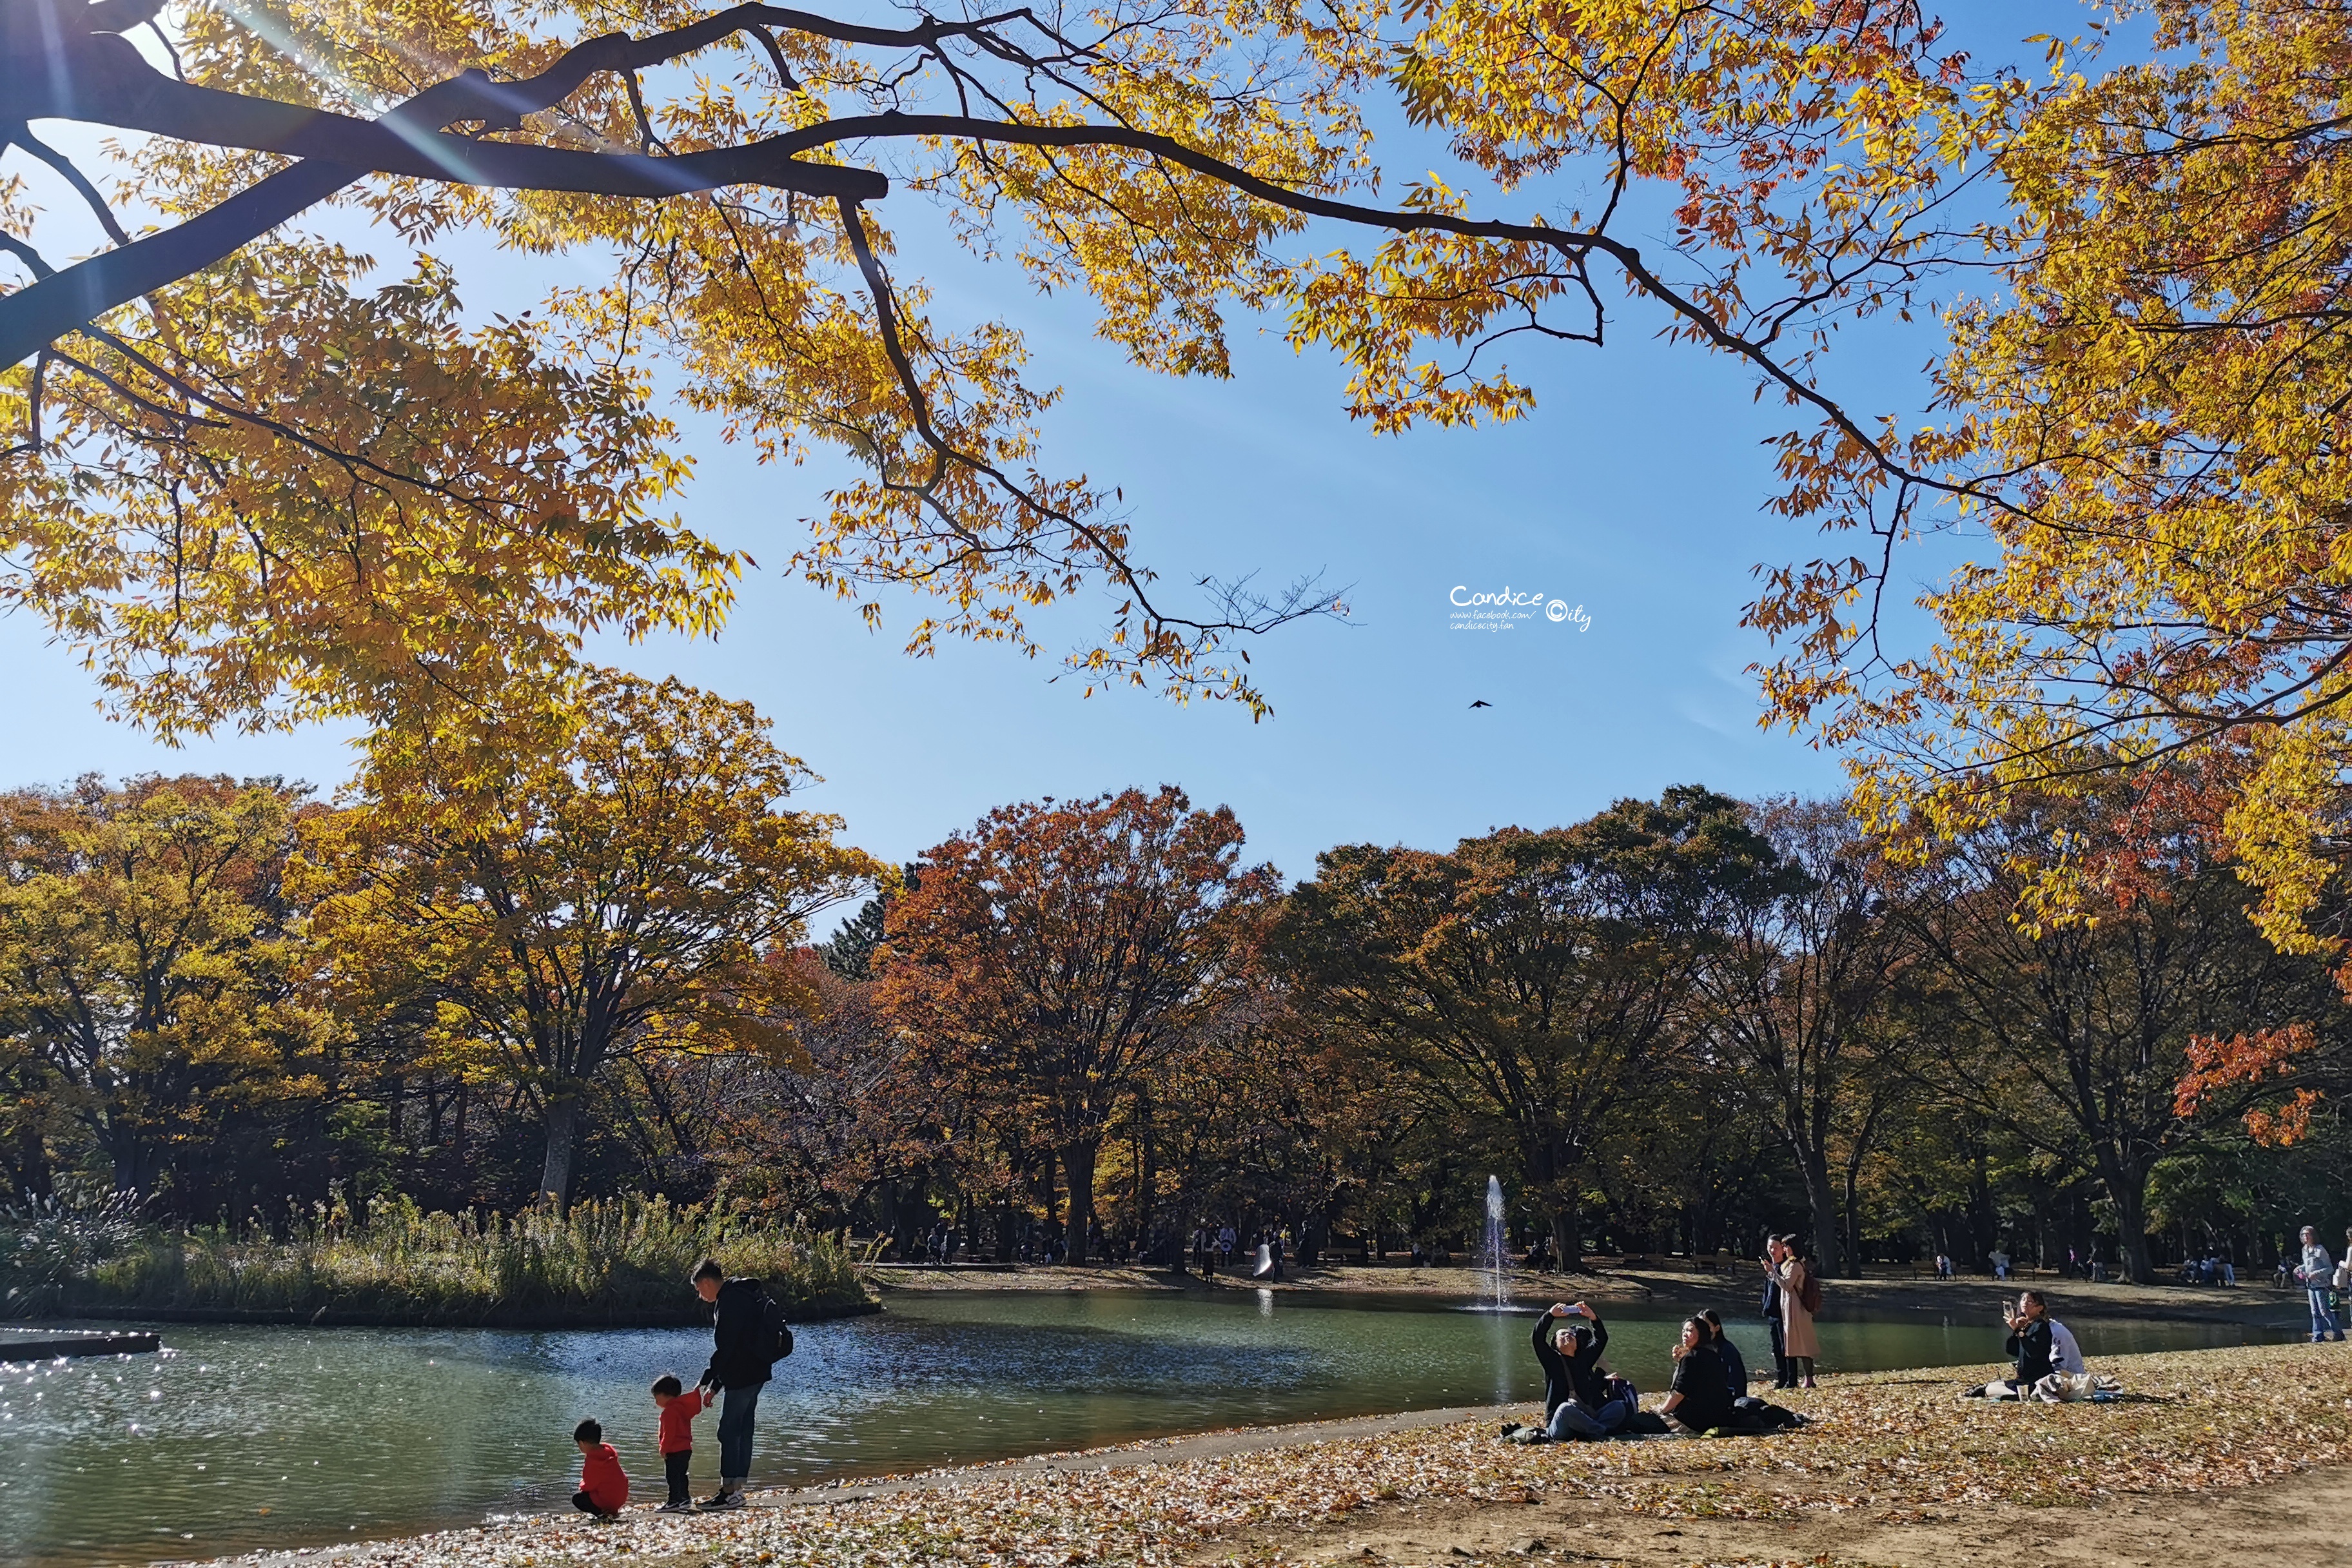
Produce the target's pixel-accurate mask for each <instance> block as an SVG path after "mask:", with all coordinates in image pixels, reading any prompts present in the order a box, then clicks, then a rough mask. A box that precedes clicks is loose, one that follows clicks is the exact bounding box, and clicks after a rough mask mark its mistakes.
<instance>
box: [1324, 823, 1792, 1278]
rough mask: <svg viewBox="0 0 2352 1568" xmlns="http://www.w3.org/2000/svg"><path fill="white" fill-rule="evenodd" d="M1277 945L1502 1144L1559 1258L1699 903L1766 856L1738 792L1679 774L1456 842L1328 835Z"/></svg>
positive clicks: (1632, 1091)
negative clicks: (1570, 815) (1337, 841)
mask: <svg viewBox="0 0 2352 1568" xmlns="http://www.w3.org/2000/svg"><path fill="white" fill-rule="evenodd" d="M1316 868H1317V869H1316V876H1315V878H1314V879H1313V880H1311V881H1308V882H1305V883H1302V884H1301V885H1300V886H1299V887H1298V888H1297V889H1296V890H1295V891H1294V892H1293V894H1292V896H1291V899H1290V903H1289V911H1288V916H1287V918H1286V921H1285V923H1284V928H1283V929H1284V939H1285V941H1284V951H1285V952H1286V957H1287V959H1288V961H1289V963H1291V964H1292V965H1293V966H1295V969H1296V972H1297V974H1298V976H1299V980H1300V984H1301V985H1302V986H1303V987H1309V986H1311V987H1312V988H1313V989H1314V991H1315V1003H1314V1005H1318V1006H1321V1007H1323V1008H1325V1009H1328V1010H1330V1011H1333V1012H1335V1013H1337V1014H1339V1015H1340V1016H1345V1017H1346V1018H1347V1019H1348V1021H1349V1023H1350V1024H1351V1025H1353V1026H1354V1027H1355V1029H1356V1030H1357V1031H1358V1034H1357V1036H1356V1038H1357V1039H1358V1040H1359V1041H1360V1046H1361V1048H1363V1049H1365V1050H1368V1051H1371V1052H1374V1053H1377V1054H1378V1056H1379V1057H1380V1058H1381V1060H1382V1061H1384V1062H1385V1063H1386V1064H1387V1065H1388V1066H1389V1067H1390V1068H1391V1069H1392V1070H1393V1071H1394V1072H1396V1073H1397V1075H1398V1076H1399V1078H1400V1079H1401V1080H1402V1082H1404V1083H1406V1084H1410V1085H1412V1086H1414V1087H1415V1088H1416V1089H1418V1090H1419V1091H1420V1092H1422V1093H1423V1094H1425V1095H1428V1096H1430V1097H1431V1098H1433V1100H1435V1101H1436V1102H1437V1103H1438V1104H1439V1105H1440V1106H1441V1107H1442V1108H1443V1109H1444V1110H1445V1111H1447V1112H1448V1113H1450V1114H1451V1115H1453V1116H1454V1118H1456V1119H1457V1121H1458V1122H1459V1123H1460V1124H1461V1125H1462V1126H1463V1129H1464V1131H1468V1132H1472V1133H1473V1134H1474V1135H1479V1136H1484V1137H1486V1138H1487V1139H1489V1140H1491V1141H1492V1142H1495V1143H1496V1144H1498V1145H1499V1146H1500V1147H1502V1148H1504V1149H1507V1150H1508V1151H1509V1152H1511V1153H1512V1154H1513V1155H1514V1156H1515V1157H1516V1161H1517V1172H1516V1174H1517V1176H1518V1178H1519V1179H1520V1181H1521V1182H1522V1183H1523V1184H1524V1186H1525V1189H1526V1196H1527V1198H1528V1201H1529V1202H1530V1203H1531V1204H1533V1205H1537V1206H1538V1207H1540V1208H1541V1209H1542V1210H1543V1211H1544V1212H1545V1213H1547V1214H1548V1215H1549V1218H1550V1227H1551V1232H1552V1242H1553V1246H1554V1247H1556V1248H1557V1249H1558V1254H1559V1257H1560V1258H1563V1259H1569V1260H1573V1259H1576V1258H1580V1257H1581V1256H1582V1255H1583V1236H1582V1226H1581V1221H1580V1207H1581V1204H1582V1197H1583V1193H1584V1190H1585V1187H1586V1184H1588V1183H1589V1182H1590V1181H1591V1178H1592V1175H1593V1172H1594V1166H1595V1162H1596V1160H1598V1159H1599V1158H1600V1157H1601V1152H1602V1143H1603V1142H1604V1140H1605V1139H1606V1138H1607V1136H1608V1135H1609V1133H1610V1131H1612V1126H1613V1125H1614V1124H1615V1122H1616V1120H1617V1119H1618V1118H1619V1117H1621V1116H1622V1115H1625V1114H1628V1113H1629V1112H1630V1113H1638V1112H1639V1110H1640V1108H1641V1106H1642V1105H1643V1101H1644V1100H1645V1099H1646V1093H1647V1091H1648V1090H1650V1089H1654V1087H1655V1086H1656V1085H1657V1084H1658V1083H1659V1081H1660V1078H1661V1070H1662V1068H1663V1066H1664V1058H1666V1057H1667V1056H1669V1055H1670V1053H1671V1052H1672V1051H1673V1049H1674V1048H1675V1047H1677V1046H1678V1045H1680V1044H1682V1043H1683V1042H1684V1041H1685V1039H1686V1038H1687V1036H1686V1033H1685V1026H1686V1023H1687V1017H1686V1012H1685V1005H1686V1003H1687V1002H1688V1000H1689V997H1690V988H1691V984H1692V982H1693V977H1694V975H1695V973H1696V966H1697V963H1698V962H1699V960H1700V958H1701V956H1702V955H1703V954H1704V953H1705V952H1706V951H1707V950H1708V947H1709V945H1710V942H1711V940H1712V933H1710V932H1709V931H1707V929H1706V921H1708V920H1709V919H1710V918H1711V912H1712V909H1713V906H1714V905H1715V904H1716V903H1717V901H1718V900H1720V899H1721V897H1722V896H1723V895H1724V894H1725V893H1726V891H1727V890H1728V889H1733V888H1737V887H1739V886H1742V885H1745V884H1747V883H1748V882H1750V881H1752V880H1753V879H1757V878H1759V877H1766V876H1769V875H1771V874H1772V870H1773V855H1772V850H1771V847H1770V846H1769V844H1768V843H1766V842H1765V841H1764V840H1763V839H1762V838H1761V837H1759V836H1758V835H1757V834H1756V832H1755V831H1754V830H1753V829H1752V828H1751V827H1750V826H1748V820H1747V814H1746V808H1745V807H1743V806H1742V805H1740V804H1739V803H1738V801H1735V800H1730V799H1727V797H1725V796H1722V795H1716V794H1714V793H1713V792H1712V791H1709V790H1706V789H1702V788H1699V787H1696V786H1693V785H1679V786H1676V787H1675V788H1674V789H1670V790H1668V791H1667V792H1666V793H1665V794H1664V796H1662V797H1661V798H1660V799H1659V800H1656V801H1633V800H1628V801H1620V802H1619V803H1618V804H1617V805H1613V806H1612V807H1611V808H1610V809H1609V810H1607V811H1605V812H1602V813H1601V815H1599V816H1594V817H1592V818H1591V819H1589V820H1587V821H1585V822H1582V823H1580V824H1578V825H1577V826H1574V827H1569V828H1554V829H1551V830H1549V831H1547V832H1541V833H1536V832H1529V831H1528V830H1526V829H1524V828H1516V827H1515V828H1506V829H1503V830H1502V831H1500V832H1496V833H1493V834H1490V835H1487V836H1486V837H1482V838H1467V839H1464V840H1463V841H1462V842H1461V843H1460V844H1459V845H1457V846H1456V847H1454V851H1453V852H1452V853H1451V854H1436V853H1433V852H1431V851H1426V850H1414V849H1401V848H1400V849H1381V848H1376V847H1371V846H1369V845H1351V846H1346V847H1340V848H1338V849H1331V850H1327V851H1325V852H1324V853H1323V854H1322V855H1320V856H1318V858H1317V859H1316Z"/></svg>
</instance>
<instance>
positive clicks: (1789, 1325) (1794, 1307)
mask: <svg viewBox="0 0 2352 1568" xmlns="http://www.w3.org/2000/svg"><path fill="white" fill-rule="evenodd" d="M1778 1274H1779V1278H1780V1343H1781V1348H1782V1350H1783V1352H1785V1353H1786V1354H1787V1355H1788V1358H1789V1381H1788V1383H1787V1384H1785V1386H1787V1387H1790V1388H1797V1387H1804V1388H1819V1387H1820V1386H1821V1384H1818V1383H1815V1382H1814V1381H1813V1358H1814V1357H1816V1356H1818V1355H1820V1354H1821V1353H1822V1342H1821V1337H1820V1336H1819V1335H1818V1334H1816V1333H1814V1331H1813V1314H1814V1312H1816V1311H1818V1310H1820V1308H1821V1300H1822V1288H1821V1286H1820V1285H1819V1284H1817V1283H1816V1282H1815V1281H1814V1279H1813V1266H1812V1265H1811V1263H1809V1262H1807V1261H1806V1260H1805V1258H1804V1257H1803V1255H1801V1253H1799V1252H1798V1250H1797V1238H1796V1237H1793V1236H1784V1237H1780V1268H1779V1270H1778Z"/></svg>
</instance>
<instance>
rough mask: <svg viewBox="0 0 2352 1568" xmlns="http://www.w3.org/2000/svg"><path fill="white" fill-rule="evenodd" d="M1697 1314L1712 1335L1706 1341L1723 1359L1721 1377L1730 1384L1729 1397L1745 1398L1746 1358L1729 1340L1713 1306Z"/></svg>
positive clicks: (1746, 1385)
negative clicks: (1704, 1321) (1711, 1337)
mask: <svg viewBox="0 0 2352 1568" xmlns="http://www.w3.org/2000/svg"><path fill="white" fill-rule="evenodd" d="M1699 1316H1700V1317H1701V1318H1703V1319H1705V1320H1706V1326H1707V1329H1708V1331H1709V1332H1710V1333H1712V1334H1713V1336H1714V1337H1713V1339H1711V1340H1710V1341H1709V1343H1711V1344H1713V1345H1714V1346H1715V1353H1716V1354H1717V1356H1719V1357H1721V1358H1722V1360H1723V1378H1724V1381H1725V1382H1726V1383H1728V1384H1730V1385H1731V1397H1732V1398H1733V1399H1735V1400H1738V1399H1745V1398H1747V1397H1748V1358H1747V1357H1745V1356H1743V1355H1741V1354H1740V1353H1739V1347H1738V1345H1736V1344H1733V1343H1732V1342H1731V1336H1730V1334H1728V1333H1727V1332H1725V1331H1724V1327H1723V1320H1722V1319H1721V1318H1719V1317H1717V1315H1716V1310H1715V1309H1714V1308H1712V1307H1709V1308H1708V1309H1707V1310H1705V1311H1704V1312H1701V1313H1700V1314H1699Z"/></svg>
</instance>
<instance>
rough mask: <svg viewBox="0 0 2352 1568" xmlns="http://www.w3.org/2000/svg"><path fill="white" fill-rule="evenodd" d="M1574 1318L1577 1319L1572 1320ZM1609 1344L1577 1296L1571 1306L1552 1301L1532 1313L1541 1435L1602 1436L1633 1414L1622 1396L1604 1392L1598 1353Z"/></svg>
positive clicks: (1564, 1437) (1606, 1379)
mask: <svg viewBox="0 0 2352 1568" xmlns="http://www.w3.org/2000/svg"><path fill="white" fill-rule="evenodd" d="M1577 1319H1581V1320H1582V1321H1572V1320H1577ZM1608 1348H1609V1330H1608V1328H1607V1327H1606V1326H1605V1325H1604V1324H1602V1322H1601V1315H1600V1314H1599V1313H1598V1312H1595V1311H1594V1310H1592V1309H1591V1307H1588V1306H1586V1305H1585V1304H1584V1303H1583V1302H1581V1301H1579V1302H1577V1303H1575V1304H1574V1305H1573V1306H1571V1305H1570V1304H1569V1303H1567V1302H1565V1301H1555V1302H1553V1303H1552V1304H1551V1305H1550V1306H1549V1307H1547V1308H1546V1309H1544V1310H1543V1311H1541V1312H1539V1313H1538V1314H1537V1316H1536V1331H1535V1349H1536V1360H1537V1361H1538V1362H1539V1363H1542V1366H1543V1372H1544V1426H1543V1431H1544V1434H1545V1436H1549V1437H1550V1438H1552V1439H1553V1440H1555V1441H1558V1442H1566V1441H1568V1440H1570V1439H1571V1438H1576V1437H1606V1436H1609V1434H1610V1433H1612V1432H1614V1431H1615V1430H1617V1428H1618V1427H1620V1426H1623V1425H1624V1424H1625V1417H1626V1416H1628V1415H1632V1414H1633V1411H1632V1410H1631V1409H1629V1408H1628V1407H1627V1405H1626V1404H1625V1402H1624V1401H1623V1400H1622V1399H1612V1398H1610V1397H1609V1377H1608V1374H1607V1373H1604V1372H1602V1371H1601V1352H1602V1351H1604V1350H1606V1349H1608Z"/></svg>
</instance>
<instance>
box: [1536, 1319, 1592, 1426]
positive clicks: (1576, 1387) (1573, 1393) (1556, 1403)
mask: <svg viewBox="0 0 2352 1568" xmlns="http://www.w3.org/2000/svg"><path fill="white" fill-rule="evenodd" d="M1589 1321H1590V1322H1591V1329H1592V1331H1591V1333H1589V1334H1586V1333H1580V1334H1578V1335H1577V1336H1576V1353H1575V1354H1574V1355H1562V1354H1560V1353H1559V1348H1558V1347H1557V1346H1555V1345H1554V1344H1553V1343H1552V1336H1553V1335H1554V1334H1557V1333H1559V1331H1560V1330H1562V1329H1571V1328H1575V1327H1577V1326H1578V1320H1576V1319H1574V1318H1555V1317H1553V1316H1552V1315H1551V1314H1550V1313H1549V1312H1544V1313H1542V1314H1541V1315H1539V1316H1538V1318H1537V1319H1536V1335H1535V1338H1536V1360H1537V1361H1538V1362H1540V1363H1543V1372H1544V1419H1545V1420H1546V1421H1549V1420H1550V1419H1551V1413H1552V1412H1553V1411H1555V1410H1557V1409H1559V1407H1560V1406H1561V1405H1565V1404H1567V1403H1568V1402H1569V1401H1570V1400H1571V1399H1573V1400H1575V1401H1577V1402H1578V1403H1579V1404H1580V1405H1583V1406H1584V1407H1585V1408H1586V1409H1587V1410H1598V1409H1600V1408H1601V1405H1602V1404H1603V1403H1604V1393H1605V1391H1606V1389H1607V1388H1608V1383H1607V1381H1606V1380H1605V1379H1604V1378H1603V1377H1602V1376H1601V1352H1602V1351H1604V1350H1607V1349H1608V1348H1609V1331H1608V1329H1607V1328H1605V1327H1604V1326H1602V1324H1601V1320H1600V1319H1598V1318H1593V1319H1591V1320H1589Z"/></svg>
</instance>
